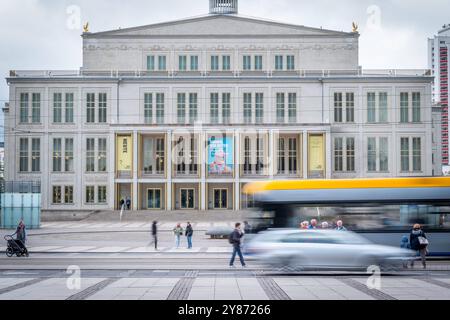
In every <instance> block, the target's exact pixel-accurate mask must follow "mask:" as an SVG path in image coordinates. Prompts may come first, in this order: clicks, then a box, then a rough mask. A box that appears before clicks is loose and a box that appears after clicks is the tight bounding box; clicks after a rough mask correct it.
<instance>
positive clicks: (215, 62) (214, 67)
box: [211, 56, 219, 71]
mask: <svg viewBox="0 0 450 320" xmlns="http://www.w3.org/2000/svg"><path fill="white" fill-rule="evenodd" d="M218 70H219V56H211V71H218Z"/></svg>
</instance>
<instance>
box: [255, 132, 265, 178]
mask: <svg viewBox="0 0 450 320" xmlns="http://www.w3.org/2000/svg"><path fill="white" fill-rule="evenodd" d="M263 170H264V140H263V138H260V137H259V136H258V137H257V138H256V174H263V173H264V171H263Z"/></svg>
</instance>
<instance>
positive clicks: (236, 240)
mask: <svg viewBox="0 0 450 320" xmlns="http://www.w3.org/2000/svg"><path fill="white" fill-rule="evenodd" d="M243 236H244V233H243V232H242V230H241V224H240V223H239V222H238V223H236V225H235V229H234V231H233V232H232V233H231V234H230V237H229V239H228V241H229V242H230V244H231V245H233V254H232V255H231V260H230V268H234V260H235V259H236V254H237V255H239V259H240V261H241V264H242V267H243V268H246V267H247V265H246V264H245V261H244V256H243V255H242V251H241V238H242V237H243Z"/></svg>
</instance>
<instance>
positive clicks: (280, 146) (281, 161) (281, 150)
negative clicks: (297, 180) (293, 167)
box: [278, 138, 286, 174]
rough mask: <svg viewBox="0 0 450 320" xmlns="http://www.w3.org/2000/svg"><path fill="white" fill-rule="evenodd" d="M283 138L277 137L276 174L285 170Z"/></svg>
mask: <svg viewBox="0 0 450 320" xmlns="http://www.w3.org/2000/svg"><path fill="white" fill-rule="evenodd" d="M284 141H285V140H284V138H279V139H278V174H284V173H285V170H286V150H285V144H284Z"/></svg>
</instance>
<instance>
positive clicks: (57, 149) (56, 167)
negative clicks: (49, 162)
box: [53, 138, 62, 172]
mask: <svg viewBox="0 0 450 320" xmlns="http://www.w3.org/2000/svg"><path fill="white" fill-rule="evenodd" d="M61 164H62V139H61V138H57V139H53V172H61V171H62V167H61Z"/></svg>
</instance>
